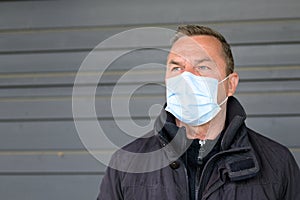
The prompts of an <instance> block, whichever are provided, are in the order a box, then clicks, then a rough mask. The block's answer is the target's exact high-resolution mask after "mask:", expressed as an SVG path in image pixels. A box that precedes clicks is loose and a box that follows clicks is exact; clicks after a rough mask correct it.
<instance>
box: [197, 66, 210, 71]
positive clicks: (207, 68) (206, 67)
mask: <svg viewBox="0 0 300 200" xmlns="http://www.w3.org/2000/svg"><path fill="white" fill-rule="evenodd" d="M196 68H197V69H198V70H201V71H203V70H210V69H211V68H210V67H208V66H205V65H200V66H197V67H196Z"/></svg>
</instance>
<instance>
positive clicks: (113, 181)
mask: <svg viewBox="0 0 300 200" xmlns="http://www.w3.org/2000/svg"><path fill="white" fill-rule="evenodd" d="M108 199H113V200H122V199H123V195H122V189H121V181H120V172H119V171H117V170H115V169H112V168H110V167H108V168H107V169H106V172H105V175H104V177H103V179H102V182H101V184H100V192H99V195H98V198H97V200H108Z"/></svg>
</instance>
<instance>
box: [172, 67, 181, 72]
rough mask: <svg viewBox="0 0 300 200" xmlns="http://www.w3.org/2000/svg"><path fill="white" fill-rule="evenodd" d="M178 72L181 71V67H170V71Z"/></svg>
mask: <svg viewBox="0 0 300 200" xmlns="http://www.w3.org/2000/svg"><path fill="white" fill-rule="evenodd" d="M180 70H182V68H181V67H172V68H171V71H172V72H178V71H180Z"/></svg>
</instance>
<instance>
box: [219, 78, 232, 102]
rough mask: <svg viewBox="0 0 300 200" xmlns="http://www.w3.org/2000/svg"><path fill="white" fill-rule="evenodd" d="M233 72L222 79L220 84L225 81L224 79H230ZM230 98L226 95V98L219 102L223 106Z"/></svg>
mask: <svg viewBox="0 0 300 200" xmlns="http://www.w3.org/2000/svg"><path fill="white" fill-rule="evenodd" d="M230 75H231V74H229V75H228V76H226V77H225V78H224V79H223V80H222V81H220V82H219V83H218V84H221V83H223V82H224V81H226V80H227V79H229V77H230ZM227 100H228V96H226V98H225V99H224V100H223V101H222V102H221V103H220V104H219V106H220V107H221V106H222V105H223V104H224V103H225V102H226V101H227Z"/></svg>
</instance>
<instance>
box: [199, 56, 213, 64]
mask: <svg viewBox="0 0 300 200" xmlns="http://www.w3.org/2000/svg"><path fill="white" fill-rule="evenodd" d="M203 62H213V61H212V60H211V59H210V58H208V57H205V58H203V59H199V60H195V64H194V65H197V64H199V63H203Z"/></svg>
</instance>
